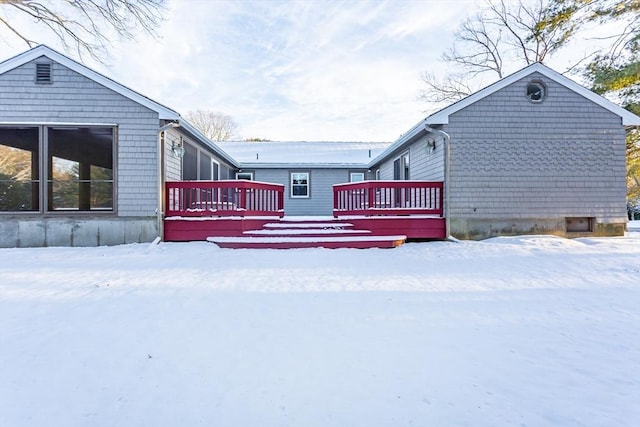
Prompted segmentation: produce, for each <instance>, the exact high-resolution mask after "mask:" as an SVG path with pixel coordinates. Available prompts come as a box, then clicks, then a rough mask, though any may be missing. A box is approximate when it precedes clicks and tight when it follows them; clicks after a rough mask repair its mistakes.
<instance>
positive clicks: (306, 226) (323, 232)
mask: <svg viewBox="0 0 640 427" xmlns="http://www.w3.org/2000/svg"><path fill="white" fill-rule="evenodd" d="M406 238H407V237H406V236H404V235H394V236H382V235H375V234H374V233H372V232H371V230H367V229H355V228H354V226H353V224H351V223H349V222H345V221H339V220H332V221H327V220H322V221H320V220H305V221H299V220H296V221H292V220H287V219H282V220H281V221H279V222H271V223H267V224H264V225H263V226H262V228H260V229H256V230H247V231H245V232H243V235H242V236H238V237H228V236H227V237H222V236H220V237H216V236H213V237H209V238H207V241H209V242H212V243H215V244H217V245H218V246H220V247H222V248H234V249H240V248H242V249H258V248H265V249H267V248H270V249H293V248H318V247H322V248H331V249H336V248H358V249H366V248H393V247H396V246H400V245H402V244H403V243H404V241H405V240H406Z"/></svg>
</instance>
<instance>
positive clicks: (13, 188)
mask: <svg viewBox="0 0 640 427" xmlns="http://www.w3.org/2000/svg"><path fill="white" fill-rule="evenodd" d="M39 139H40V137H39V130H38V128H37V127H32V128H2V127H0V211H5V212H7V211H38V210H40V204H39V201H40V191H39V187H40V149H39V146H40V144H39Z"/></svg>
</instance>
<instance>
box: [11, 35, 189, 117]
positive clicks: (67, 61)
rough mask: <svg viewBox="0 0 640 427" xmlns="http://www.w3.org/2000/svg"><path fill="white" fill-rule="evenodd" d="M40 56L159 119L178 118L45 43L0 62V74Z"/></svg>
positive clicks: (169, 109) (171, 111) (148, 99)
mask: <svg viewBox="0 0 640 427" xmlns="http://www.w3.org/2000/svg"><path fill="white" fill-rule="evenodd" d="M42 56H45V57H47V58H49V59H51V60H52V61H55V62H57V63H59V64H61V65H64V66H65V67H67V68H69V69H70V70H73V71H75V72H76V73H79V74H81V75H83V76H85V77H87V78H89V79H91V80H93V81H95V82H97V83H99V84H101V85H103V86H105V87H107V88H109V89H111V90H113V91H114V92H116V93H119V94H120V95H122V96H124V97H127V98H129V99H131V100H133V101H135V102H137V103H138V104H140V105H143V106H145V107H147V108H149V109H150V110H153V111H156V112H157V113H158V115H159V118H160V119H161V120H178V118H179V117H180V115H179V114H178V113H177V112H175V111H174V110H172V109H171V108H169V107H166V106H164V105H162V104H159V103H157V102H155V101H154V100H152V99H150V98H147V97H146V96H144V95H142V94H140V93H138V92H136V91H134V90H132V89H129V88H128V87H126V86H124V85H122V84H120V83H118V82H116V81H114V80H111V79H110V78H108V77H106V76H104V75H102V74H100V73H98V72H97V71H95V70H92V69H91V68H89V67H87V66H85V65H82V64H80V63H79V62H77V61H75V60H73V59H71V58H69V57H67V56H65V55H63V54H61V53H60V52H57V51H55V50H53V49H51V48H50V47H48V46H45V45H39V46H36V47H34V48H33V49H29V50H28V51H26V52H23V53H21V54H19V55H16V56H14V57H13V58H9V59H7V60H6V61H3V62H0V74H4V73H6V72H7V71H11V70H13V69H15V68H17V67H20V66H22V65H24V64H27V63H29V62H31V61H33V60H34V59H38V58H40V57H42Z"/></svg>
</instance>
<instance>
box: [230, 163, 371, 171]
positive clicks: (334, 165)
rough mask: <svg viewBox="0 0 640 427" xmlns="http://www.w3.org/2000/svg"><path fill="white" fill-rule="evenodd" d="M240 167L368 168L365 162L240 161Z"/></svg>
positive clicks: (292, 168) (293, 168)
mask: <svg viewBox="0 0 640 427" xmlns="http://www.w3.org/2000/svg"><path fill="white" fill-rule="evenodd" d="M240 168H241V169H291V170H295V169H369V165H367V164H366V163H240Z"/></svg>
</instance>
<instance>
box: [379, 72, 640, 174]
mask: <svg viewBox="0 0 640 427" xmlns="http://www.w3.org/2000/svg"><path fill="white" fill-rule="evenodd" d="M533 73H540V74H542V75H543V76H545V77H547V78H549V79H551V80H553V81H555V82H556V83H558V84H560V85H562V86H565V87H566V88H567V89H569V90H572V91H574V92H575V93H577V94H579V95H581V96H583V97H585V98H587V99H588V100H590V101H592V102H594V103H595V104H597V105H599V106H601V107H602V108H604V109H606V110H609V111H611V112H612V113H614V114H616V115H618V116H620V118H621V120H622V125H623V126H640V117H638V116H636V115H635V114H633V113H632V112H630V111H628V110H625V109H624V108H622V107H620V106H619V105H617V104H615V103H613V102H611V101H609V100H608V99H606V98H604V97H602V96H600V95H598V94H597V93H595V92H592V91H591V90H589V89H587V88H586V87H584V86H582V85H579V84H578V83H576V82H574V81H573V80H571V79H570V78H568V77H565V76H563V75H562V74H560V73H558V72H557V71H554V70H552V69H551V68H549V67H547V66H546V65H543V64H541V63H539V62H536V63H533V64H530V65H528V66H526V67H524V68H522V69H521V70H520V71H516V72H515V73H513V74H511V75H509V76H507V77H505V78H503V79H501V80H498V81H497V82H495V83H493V84H491V85H489V86H487V87H485V88H484V89H481V90H479V91H478V92H475V93H473V94H471V95H469V96H467V97H466V98H463V99H461V100H460V101H458V102H455V103H453V104H451V105H449V106H448V107H445V108H443V109H441V110H439V111H436V112H435V113H433V114H430V115H429V116H427V117H426V118H425V119H423V120H421V121H420V122H418V123H417V124H416V125H414V126H413V127H412V128H411V129H409V131H407V132H406V133H404V134H402V136H400V138H398V139H397V140H396V141H395V142H394V143H393V144H391V145H390V146H389V147H388V148H387V149H386V150H385V151H384V152H383V153H381V154H380V155H379V156H377V157H376V158H375V159H373V160H372V161H371V162H370V163H369V166H373V165H375V164H377V163H379V162H380V161H381V160H383V159H384V158H386V157H387V156H389V155H391V154H392V153H394V152H395V151H396V150H399V149H400V148H401V147H403V146H404V145H405V144H407V143H408V142H410V141H413V140H414V139H415V138H416V137H418V136H419V135H421V134H423V132H424V133H426V130H425V126H440V125H446V124H448V123H449V116H451V115H452V114H454V113H457V112H458V111H460V110H462V109H464V108H466V107H468V106H469V105H471V104H473V103H475V102H477V101H479V100H481V99H483V98H485V97H487V96H489V95H491V94H493V93H495V92H497V91H499V90H501V89H503V88H505V87H507V86H509V85H511V84H513V83H515V82H517V81H518V80H521V79H523V78H525V77H527V76H528V75H531V74H533Z"/></svg>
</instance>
